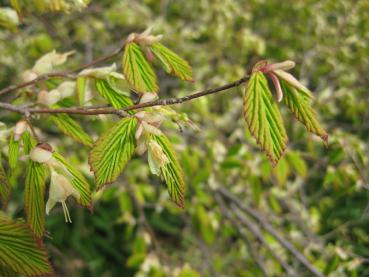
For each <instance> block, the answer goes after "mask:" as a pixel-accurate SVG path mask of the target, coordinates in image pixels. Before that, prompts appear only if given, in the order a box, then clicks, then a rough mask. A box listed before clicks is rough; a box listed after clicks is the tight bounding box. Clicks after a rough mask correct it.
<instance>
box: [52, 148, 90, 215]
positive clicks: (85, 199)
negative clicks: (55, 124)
mask: <svg viewBox="0 0 369 277" xmlns="http://www.w3.org/2000/svg"><path fill="white" fill-rule="evenodd" d="M53 157H54V158H55V159H56V160H57V161H59V162H60V163H61V164H62V165H63V166H64V167H65V169H66V170H67V171H68V173H69V174H70V175H71V176H72V181H71V184H72V186H73V187H74V188H75V189H76V190H77V191H78V193H79V195H80V198H79V200H78V203H79V204H81V205H82V206H85V207H87V208H88V209H90V210H91V208H92V207H91V192H90V184H89V183H88V182H87V180H86V178H85V177H84V176H83V174H82V173H81V172H79V171H78V170H77V169H76V168H75V167H74V166H73V165H71V164H70V163H68V162H67V161H66V160H65V159H64V157H63V156H62V155H61V154H59V153H57V152H54V153H53Z"/></svg>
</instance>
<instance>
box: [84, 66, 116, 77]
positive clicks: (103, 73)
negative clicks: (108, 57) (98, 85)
mask: <svg viewBox="0 0 369 277" xmlns="http://www.w3.org/2000/svg"><path fill="white" fill-rule="evenodd" d="M116 70H117V66H116V64H115V63H113V64H112V65H111V66H104V67H96V68H87V69H84V70H82V71H81V72H80V73H79V74H78V76H81V77H92V78H97V79H105V78H106V77H108V76H109V75H110V74H112V73H113V72H115V71H116Z"/></svg>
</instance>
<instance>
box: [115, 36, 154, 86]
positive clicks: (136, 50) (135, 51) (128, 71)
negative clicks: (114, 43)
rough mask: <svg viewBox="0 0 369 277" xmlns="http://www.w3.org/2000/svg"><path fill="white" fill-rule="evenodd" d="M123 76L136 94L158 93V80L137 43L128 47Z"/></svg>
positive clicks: (124, 57) (123, 63)
mask: <svg viewBox="0 0 369 277" xmlns="http://www.w3.org/2000/svg"><path fill="white" fill-rule="evenodd" d="M122 65H123V74H124V76H125V77H126V79H127V82H128V83H129V84H130V85H131V86H132V89H133V90H134V91H136V92H139V93H143V92H158V91H159V86H158V80H157V77H156V74H155V72H154V69H153V68H152V65H151V64H150V63H149V62H148V61H147V59H146V57H145V54H144V53H143V51H142V50H141V48H140V46H139V45H138V44H137V43H135V42H130V43H128V44H127V45H126V48H125V50H124V54H123V62H122Z"/></svg>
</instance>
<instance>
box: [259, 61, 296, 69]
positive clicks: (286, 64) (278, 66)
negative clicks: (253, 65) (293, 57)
mask: <svg viewBox="0 0 369 277" xmlns="http://www.w3.org/2000/svg"><path fill="white" fill-rule="evenodd" d="M295 65H296V64H295V62H294V61H289V60H287V61H284V62H281V63H273V64H270V65H268V66H267V67H266V71H274V70H290V69H292V68H294V67H295Z"/></svg>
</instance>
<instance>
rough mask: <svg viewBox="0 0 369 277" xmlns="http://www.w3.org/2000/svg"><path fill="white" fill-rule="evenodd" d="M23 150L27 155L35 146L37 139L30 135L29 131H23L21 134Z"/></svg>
mask: <svg viewBox="0 0 369 277" xmlns="http://www.w3.org/2000/svg"><path fill="white" fill-rule="evenodd" d="M22 141H23V152H24V154H25V155H28V154H29V152H30V151H31V150H32V149H33V148H34V147H35V146H36V144H37V140H36V139H35V138H34V137H33V136H32V135H31V133H30V132H29V131H25V132H24V133H23V135H22Z"/></svg>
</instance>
